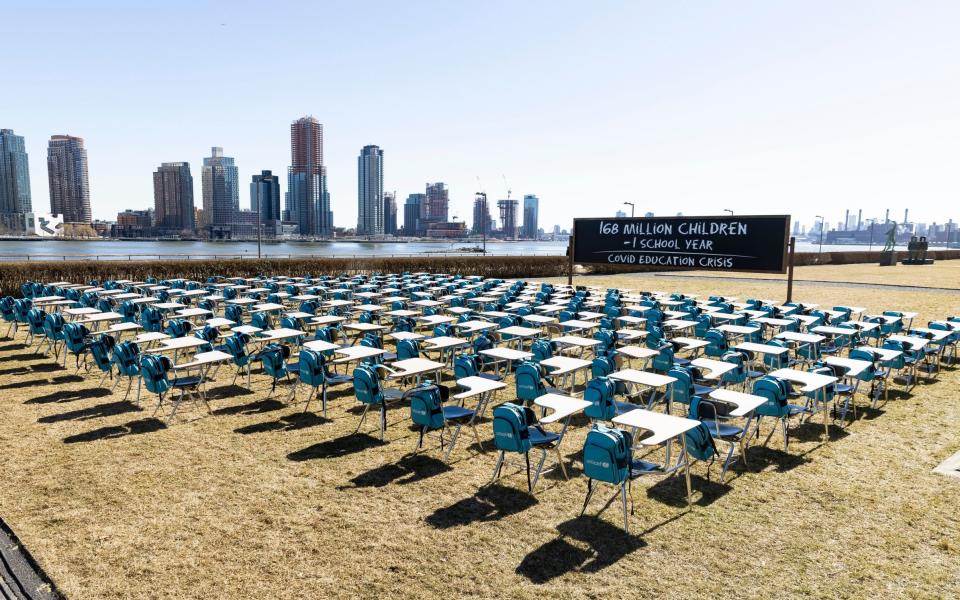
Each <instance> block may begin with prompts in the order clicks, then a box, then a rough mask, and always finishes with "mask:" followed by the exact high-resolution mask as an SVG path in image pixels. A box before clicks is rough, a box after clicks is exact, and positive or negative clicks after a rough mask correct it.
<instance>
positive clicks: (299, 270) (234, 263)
mask: <svg viewBox="0 0 960 600" xmlns="http://www.w3.org/2000/svg"><path fill="white" fill-rule="evenodd" d="M901 254H905V253H901ZM928 256H929V257H930V258H933V259H935V260H948V259H960V250H934V251H931V252H929V253H928ZM879 260H880V253H879V252H824V253H823V254H818V253H816V252H805V253H797V255H796V259H795V263H794V264H796V265H797V266H804V265H815V264H834V265H845V264H856V263H875V262H879ZM656 270H658V269H657V268H655V267H649V268H643V267H636V266H632V267H630V266H613V265H609V266H607V265H591V266H588V267H584V268H583V269H582V272H584V273H595V274H607V273H623V272H638V271H656ZM404 271H411V272H416V271H429V272H431V273H454V274H463V275H480V276H483V277H500V278H510V277H523V278H530V279H536V278H541V277H558V276H562V275H566V274H567V259H566V257H563V256H420V257H363V258H356V257H343V258H339V257H316V258H278V259H262V260H257V259H243V260H239V259H238V260H228V259H220V260H183V261H172V260H170V261H156V260H153V261H66V262H54V261H50V262H10V263H0V295H13V296H18V295H19V291H20V285H21V284H23V283H24V282H25V281H73V282H86V281H92V280H98V281H103V280H105V279H133V280H136V281H140V280H143V279H144V278H146V277H148V276H153V277H157V278H159V279H167V278H173V277H184V278H187V279H196V280H200V281H203V280H205V279H206V278H207V277H209V276H211V275H225V276H230V277H251V276H256V275H263V274H276V273H283V274H286V275H291V276H302V275H331V274H340V273H349V274H354V273H372V272H380V273H402V272H404Z"/></svg>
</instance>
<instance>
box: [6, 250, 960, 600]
mask: <svg viewBox="0 0 960 600" xmlns="http://www.w3.org/2000/svg"><path fill="white" fill-rule="evenodd" d="M820 268H824V267H818V269H820ZM862 268H863V267H862V266H859V265H857V266H851V267H845V269H846V270H847V271H846V272H843V271H842V270H841V268H839V267H826V269H831V270H832V271H833V270H836V272H837V274H838V277H845V278H847V280H849V279H850V278H853V277H855V276H856V275H855V274H856V273H857V272H858V271H859V270H860V269H862ZM923 269H929V270H930V272H933V271H934V270H941V269H942V270H943V273H944V275H943V277H953V281H954V283H955V284H956V283H957V277H956V273H957V271H956V270H955V267H952V266H948V265H945V266H941V265H936V266H934V267H932V268H930V267H924V268H922V269H921V270H923ZM587 279H588V278H578V283H579V282H587ZM590 283H597V284H599V285H607V284H609V283H615V284H616V285H620V286H626V287H631V288H640V289H647V288H653V289H667V290H671V289H677V290H681V291H688V292H690V293H706V292H707V291H716V292H720V293H723V294H728V295H737V296H742V297H743V296H754V295H755V296H759V297H771V298H781V297H782V296H783V293H784V290H783V285H782V284H781V283H774V284H769V283H761V282H741V281H729V282H727V281H720V280H694V279H679V278H662V277H656V278H654V277H652V276H648V275H645V276H614V277H602V278H591V280H590ZM796 295H797V298H799V299H801V300H807V301H816V302H820V303H822V304H826V305H829V304H839V303H844V304H858V305H862V306H866V307H869V308H870V309H872V310H880V309H883V308H891V309H913V310H918V311H920V313H921V317H920V320H922V321H924V322H925V321H927V320H929V319H933V318H942V317H944V316H946V315H948V314H954V313H958V312H960V296H958V295H957V294H948V293H943V292H939V293H932V292H918V291H911V292H905V291H885V290H877V289H870V288H844V287H836V286H825V287H815V286H810V285H804V286H802V287H798V290H797V294H796ZM21 341H22V336H21V337H20V338H19V339H18V340H17V341H11V340H0V390H2V394H0V409H2V418H0V448H2V452H3V454H2V457H3V458H2V460H0V481H2V482H3V486H2V489H0V515H2V516H3V518H4V519H5V520H6V521H7V522H8V523H9V524H10V525H11V527H12V528H13V529H14V530H15V531H16V532H17V533H18V535H19V536H20V538H21V539H22V540H23V542H24V543H25V544H26V545H27V547H28V548H29V549H30V550H31V552H32V553H33V555H34V557H35V558H36V559H37V560H38V561H39V562H40V564H41V565H42V566H43V567H44V569H46V571H47V573H48V574H49V575H50V576H51V577H52V578H53V580H54V581H55V582H56V584H57V585H58V586H59V587H60V589H61V590H62V591H63V592H64V593H65V594H66V596H67V597H69V598H84V599H92V598H178V599H181V598H204V599H213V598H325V597H375V596H376V597H405V598H418V597H437V596H441V595H442V596H445V597H456V596H474V597H484V598H491V597H503V598H541V597H557V598H597V597H610V598H613V597H625V596H628V595H629V596H632V597H664V598H692V597H720V596H737V597H746V598H770V597H773V596H781V597H791V598H801V597H831V598H877V597H914V598H948V597H956V596H957V595H958V594H960V511H958V509H957V507H958V506H960V480H957V479H954V478H947V477H943V476H940V475H935V474H933V473H932V472H931V470H932V469H933V468H934V466H936V464H938V463H939V462H940V461H942V460H943V459H944V458H946V457H947V456H948V455H950V454H952V453H954V452H956V451H957V450H960V428H958V426H957V424H958V423H960V402H958V394H957V390H958V385H960V375H958V373H960V370H957V369H946V370H945V371H944V372H943V373H942V374H941V375H940V377H939V379H938V380H937V381H936V382H932V383H928V384H924V385H920V386H918V387H917V388H916V389H915V390H914V393H913V394H912V396H906V395H900V394H892V395H891V399H890V401H889V402H888V403H886V404H885V405H882V406H881V407H879V409H878V410H876V411H870V410H864V411H862V412H861V414H860V418H859V419H858V420H857V421H856V422H855V423H853V424H852V425H851V426H850V427H848V428H847V429H846V430H845V431H842V432H841V431H839V430H835V431H836V433H835V434H834V435H833V439H832V441H831V442H829V443H826V444H825V443H824V442H823V440H822V439H821V435H822V425H820V424H819V422H817V421H815V422H814V423H809V424H805V425H802V426H799V427H798V428H796V429H794V430H793V432H792V435H791V445H790V449H789V452H784V451H783V449H782V446H781V444H780V443H779V442H778V441H773V442H771V446H770V447H769V448H767V449H763V448H755V449H753V450H752V451H751V454H750V460H751V468H750V469H749V470H745V469H743V468H742V466H739V465H738V467H737V468H736V469H735V472H734V476H733V477H732V478H729V477H728V481H727V482H726V483H725V484H721V483H718V482H717V475H718V474H719V468H718V465H715V466H714V467H713V469H712V477H711V479H710V480H709V481H708V480H707V478H706V469H705V467H704V465H702V464H698V465H696V466H695V467H694V470H693V472H694V491H695V496H694V498H695V504H694V507H693V510H692V511H689V512H688V511H686V510H685V503H684V500H683V488H682V485H681V482H680V481H679V480H674V479H670V480H664V481H658V480H656V479H653V480H640V481H638V482H636V483H635V485H634V498H635V514H634V516H632V517H631V528H632V529H631V530H632V532H633V534H634V535H633V536H632V537H629V538H628V537H625V536H624V535H623V534H622V532H621V530H620V529H619V527H620V521H619V512H618V510H617V508H618V507H617V505H615V504H614V505H612V506H611V507H610V508H608V509H607V510H606V511H605V512H603V513H602V514H601V515H600V516H599V517H595V516H588V517H584V518H579V519H578V518H577V514H578V512H579V509H580V505H581V503H582V501H583V497H584V494H585V490H586V482H585V480H584V478H583V477H581V476H580V475H579V473H580V472H579V466H580V465H579V457H578V454H579V449H580V447H581V445H582V442H583V438H584V436H585V433H586V431H587V423H586V421H585V420H579V421H575V422H574V424H573V425H572V426H571V429H570V431H569V432H568V436H567V439H566V440H565V441H564V448H565V452H564V453H565V454H566V455H567V456H568V458H567V460H568V469H569V470H570V472H571V480H570V481H564V480H563V479H562V478H561V477H560V476H559V474H558V473H551V474H550V475H548V476H547V477H546V479H545V480H543V481H542V482H541V484H540V486H539V488H538V490H537V494H536V496H529V495H527V494H526V493H525V491H524V490H525V481H524V478H523V477H522V476H520V475H518V474H517V471H516V469H512V470H510V471H509V473H510V476H509V477H507V478H505V479H504V480H503V481H502V482H500V484H498V485H495V486H493V487H484V486H485V485H486V484H487V482H488V480H489V477H490V473H491V470H492V468H493V463H494V458H495V455H494V454H493V452H489V451H488V452H487V453H478V452H477V448H476V447H473V446H471V445H470V442H471V440H470V439H469V438H468V437H466V436H465V437H462V438H461V441H460V443H459V444H458V448H457V449H456V450H455V452H454V455H453V457H452V460H451V462H450V463H449V464H444V463H443V462H442V461H441V460H439V457H440V454H439V452H438V451H437V448H436V446H431V447H430V451H429V452H426V453H422V454H420V455H418V456H411V455H410V452H411V450H412V449H413V447H414V444H415V442H416V437H415V434H414V433H413V432H412V431H410V429H409V428H408V424H409V415H408V411H407V410H406V409H402V408H396V409H393V410H391V411H390V413H389V423H390V425H389V428H388V430H387V441H386V443H385V444H380V443H379V441H378V440H377V439H376V436H375V435H366V434H359V435H353V430H354V429H355V427H356V425H357V422H358V418H359V417H358V414H357V413H356V411H355V409H356V407H357V404H358V403H357V402H356V400H355V399H354V398H353V397H352V393H351V392H346V390H344V393H342V394H340V393H334V394H333V395H332V402H331V406H330V411H329V415H328V416H329V421H328V420H324V419H323V418H321V417H320V416H318V414H315V413H313V412H311V413H306V414H302V411H303V407H302V405H299V404H295V405H292V406H285V405H284V404H282V403H281V402H279V401H277V400H275V399H268V398H267V394H268V391H269V384H268V383H267V379H266V378H265V377H264V376H262V375H261V376H259V377H257V376H256V374H255V375H254V390H253V392H247V391H245V390H241V389H239V388H232V387H227V386H226V384H228V383H229V379H230V377H229V376H227V377H226V381H222V380H223V379H224V377H225V371H224V375H221V376H220V379H221V381H220V382H218V383H217V384H215V385H214V386H213V388H212V401H211V402H212V404H213V408H214V413H215V414H214V415H212V416H210V415H208V414H206V411H205V410H203V409H201V408H200V407H188V408H187V410H186V411H185V412H184V415H183V419H180V418H178V419H177V420H176V421H175V422H174V423H173V424H172V425H171V426H169V427H167V426H164V425H163V423H162V422H160V421H157V420H154V419H152V418H151V417H150V415H151V411H152V406H153V405H152V403H153V397H151V396H149V395H146V394H145V396H144V397H145V403H146V404H147V405H148V407H147V408H146V410H140V409H138V407H137V406H135V405H134V404H132V403H130V402H125V401H123V391H122V389H120V390H119V391H118V392H117V393H114V394H111V393H110V392H109V390H103V389H97V388H95V384H96V381H97V379H98V377H96V376H94V375H92V374H91V375H90V376H89V377H86V378H82V377H77V376H75V375H73V370H72V368H71V369H68V370H62V369H60V368H58V367H57V366H56V365H55V364H54V362H53V361H52V359H47V358H44V357H41V356H33V355H30V354H27V353H26V352H25V350H24V347H23V345H22V344H21V343H20V342H21ZM509 389H510V390H512V385H511V386H510V388H509ZM285 392H286V390H283V394H285ZM511 393H512V392H511ZM279 397H281V398H282V397H283V396H282V395H279ZM507 398H508V395H507V394H503V395H502V396H501V397H500V398H499V400H505V399H507ZM314 408H316V410H317V412H319V407H318V406H316V404H314V405H313V406H311V409H314ZM368 425H369V428H370V429H368V430H371V429H372V427H375V424H374V423H372V422H370V421H369V420H368ZM491 437H492V434H491V430H490V423H489V422H486V423H483V424H482V425H481V438H483V439H484V440H485V442H486V443H485V446H486V447H488V448H489V447H490V443H489V440H490V438H491ZM430 442H432V443H435V442H436V440H435V438H434V439H431V440H430ZM571 467H572V468H571ZM612 495H613V491H612V489H610V488H604V490H603V494H602V495H600V494H598V495H597V496H595V498H594V501H593V503H592V506H591V507H590V510H589V511H588V515H596V513H597V511H598V509H599V508H600V507H601V505H602V504H603V501H604V500H606V499H609V498H611V497H612Z"/></svg>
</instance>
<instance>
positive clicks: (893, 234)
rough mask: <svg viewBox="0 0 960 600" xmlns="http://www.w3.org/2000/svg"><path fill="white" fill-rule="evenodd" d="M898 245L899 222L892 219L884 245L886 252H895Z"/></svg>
mask: <svg viewBox="0 0 960 600" xmlns="http://www.w3.org/2000/svg"><path fill="white" fill-rule="evenodd" d="M896 245H897V222H896V221H890V231H888V232H887V244H886V245H885V246H884V247H883V251H884V252H893V250H894V248H895V247H896Z"/></svg>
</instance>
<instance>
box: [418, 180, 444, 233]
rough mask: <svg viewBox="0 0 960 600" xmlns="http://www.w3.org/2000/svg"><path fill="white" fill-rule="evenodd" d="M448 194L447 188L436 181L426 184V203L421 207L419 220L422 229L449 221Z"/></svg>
mask: <svg viewBox="0 0 960 600" xmlns="http://www.w3.org/2000/svg"><path fill="white" fill-rule="evenodd" d="M449 207H450V192H449V190H447V186H446V185H445V184H444V183H443V182H440V181H438V182H437V183H428V184H427V193H426V201H425V202H424V203H423V205H422V206H421V210H420V219H421V220H422V221H423V222H424V229H426V228H427V227H428V226H429V224H430V223H446V222H447V221H449V220H450V219H449V216H448V215H449Z"/></svg>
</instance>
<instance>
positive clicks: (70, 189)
mask: <svg viewBox="0 0 960 600" xmlns="http://www.w3.org/2000/svg"><path fill="white" fill-rule="evenodd" d="M47 177H48V179H49V181H50V212H51V213H53V214H55V215H63V222H64V223H85V224H89V223H91V222H92V221H93V215H92V213H91V211H90V175H89V173H88V172H87V150H86V149H85V148H84V147H83V138H79V137H74V136H72V135H54V136H51V137H50V142H49V145H48V146H47Z"/></svg>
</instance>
